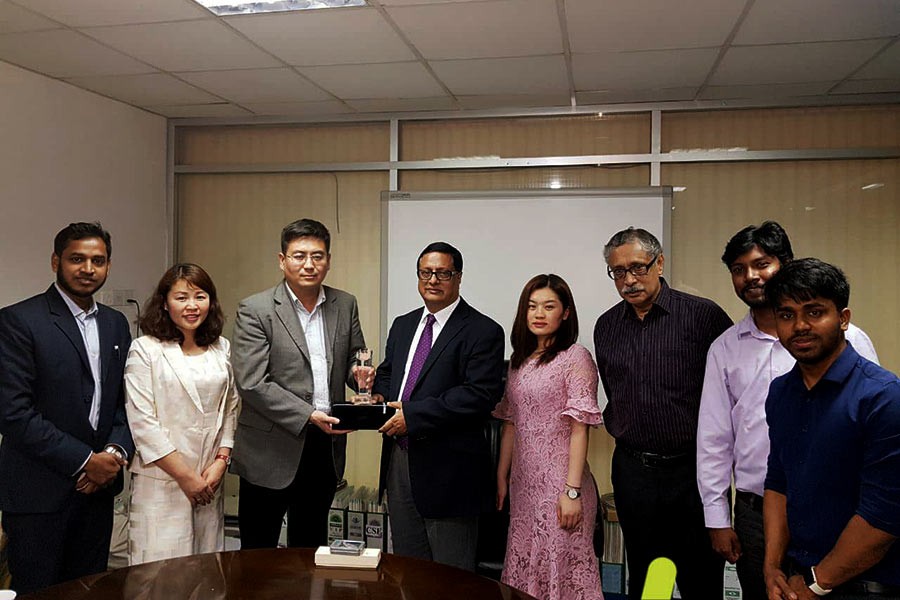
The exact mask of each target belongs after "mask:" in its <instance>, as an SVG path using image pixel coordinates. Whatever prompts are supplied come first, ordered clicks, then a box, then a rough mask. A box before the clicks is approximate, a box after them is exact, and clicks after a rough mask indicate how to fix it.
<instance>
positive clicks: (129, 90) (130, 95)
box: [66, 73, 221, 106]
mask: <svg viewBox="0 0 900 600" xmlns="http://www.w3.org/2000/svg"><path fill="white" fill-rule="evenodd" d="M66 81H68V82H69V83H72V84H74V85H77V86H79V87H83V88H85V89H89V90H93V91H95V92H98V93H100V94H103V95H104V96H109V97H111V98H116V99H118V100H122V101H123V102H127V103H129V104H134V105H137V106H164V105H170V104H204V103H211V102H220V101H221V99H220V98H216V97H215V96H213V95H211V94H207V93H206V92H204V91H202V90H198V89H197V88H195V87H193V86H191V85H188V84H187V83H184V82H183V81H179V80H177V79H175V78H174V77H172V76H171V75H166V74H164V73H155V74H152V75H126V76H121V77H72V78H70V79H67V80H66Z"/></svg>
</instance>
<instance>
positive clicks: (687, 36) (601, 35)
mask: <svg viewBox="0 0 900 600" xmlns="http://www.w3.org/2000/svg"><path fill="white" fill-rule="evenodd" d="M744 4H745V0H691V1H690V2H670V1H661V0H604V1H603V2H600V1H598V0H566V20H567V22H568V29H569V40H570V43H571V48H572V52H577V53H587V52H609V51H621V50H660V49H668V48H704V47H718V46H721V45H722V44H723V43H724V42H725V40H726V38H727V37H728V35H729V34H730V33H731V30H732V29H733V28H734V25H735V23H736V22H737V19H738V17H739V16H740V14H741V11H742V10H743V8H744Z"/></svg>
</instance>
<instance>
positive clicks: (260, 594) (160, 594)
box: [19, 548, 534, 600]
mask: <svg viewBox="0 0 900 600" xmlns="http://www.w3.org/2000/svg"><path fill="white" fill-rule="evenodd" d="M182 598H190V599H191V600H207V599H208V600H212V599H237V598H246V599H251V598H252V599H254V600H255V599H267V598H271V599H273V600H275V599H277V600H283V599H290V598H296V599H310V600H320V599H321V600H345V599H351V598H352V599H363V598H365V599H370V600H381V599H384V600H387V599H391V600H394V599H403V600H436V599H440V598H452V599H454V600H476V599H477V600H492V599H496V600H501V599H502V600H534V599H533V598H532V596H529V595H528V594H525V593H523V592H520V591H518V590H516V589H513V588H511V587H509V586H506V585H503V584H502V583H499V582H497V581H493V580H491V579H487V578H485V577H481V576H479V575H475V574H474V573H469V572H467V571H462V570H459V569H455V568H453V567H447V566H444V565H439V564H437V563H433V562H429V561H423V560H417V559H414V558H405V557H401V556H394V555H392V554H385V555H383V556H382V558H381V564H380V565H379V567H378V568H377V569H375V570H357V569H334V568H323V567H316V566H315V563H314V562H313V550H311V549H306V548H281V549H277V550H275V549H271V550H238V551H236V552H217V553H213V554H201V555H197V556H186V557H183V558H173V559H170V560H163V561H159V562H153V563H146V564H143V565H137V566H134V567H127V568H124V569H118V570H116V571H109V572H108V573H104V574H103V575H99V576H96V575H95V576H92V577H84V578H82V579H76V580H74V581H69V582H67V583H62V584H59V585H55V586H53V587H50V588H47V589H45V590H41V591H40V592H36V593H34V594H30V595H27V596H19V600H63V599H65V600H82V599H84V600H88V599H90V600H113V599H115V600H126V599H127V600H157V599H158V600H180V599H182Z"/></svg>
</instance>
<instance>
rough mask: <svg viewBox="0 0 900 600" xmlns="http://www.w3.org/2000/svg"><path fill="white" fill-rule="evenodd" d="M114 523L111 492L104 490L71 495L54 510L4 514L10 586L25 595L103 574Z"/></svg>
mask: <svg viewBox="0 0 900 600" xmlns="http://www.w3.org/2000/svg"><path fill="white" fill-rule="evenodd" d="M112 526H113V496H112V495H111V494H110V493H109V492H107V491H106V490H100V491H98V492H95V493H93V494H87V495H85V494H79V493H75V494H72V497H71V499H70V500H69V501H67V502H66V504H65V505H64V506H63V507H62V508H61V509H60V510H59V511H58V512H54V513H10V512H5V513H3V530H4V531H5V532H6V534H7V536H8V537H9V546H8V548H9V571H10V574H11V575H12V588H13V589H14V590H16V591H17V592H18V593H19V594H28V593H30V592H34V591H37V590H40V589H43V588H45V587H47V586H51V585H55V584H57V583H61V582H63V581H69V580H70V579H77V578H78V577H84V576H85V575H93V574H94V573H102V572H103V571H105V570H106V563H107V560H108V559H109V539H110V536H111V535H112Z"/></svg>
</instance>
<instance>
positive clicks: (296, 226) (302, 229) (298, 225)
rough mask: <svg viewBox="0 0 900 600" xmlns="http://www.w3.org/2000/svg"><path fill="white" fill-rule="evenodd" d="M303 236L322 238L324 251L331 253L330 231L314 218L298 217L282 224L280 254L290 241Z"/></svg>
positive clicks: (285, 250) (284, 250)
mask: <svg viewBox="0 0 900 600" xmlns="http://www.w3.org/2000/svg"><path fill="white" fill-rule="evenodd" d="M304 237H311V238H315V239H317V240H322V242H324V243H325V252H327V253H328V254H331V233H330V232H329V231H328V228H327V227H325V226H324V225H322V224H321V223H319V222H318V221H316V220H314V219H299V220H297V221H294V222H293V223H288V224H287V225H285V226H284V229H282V230H281V252H282V254H284V253H285V252H287V249H288V246H289V245H290V243H291V242H293V241H294V240H297V239H300V238H304Z"/></svg>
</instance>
